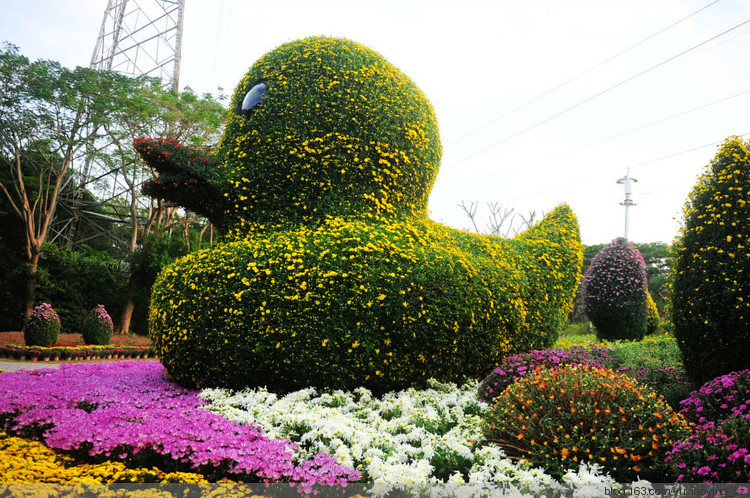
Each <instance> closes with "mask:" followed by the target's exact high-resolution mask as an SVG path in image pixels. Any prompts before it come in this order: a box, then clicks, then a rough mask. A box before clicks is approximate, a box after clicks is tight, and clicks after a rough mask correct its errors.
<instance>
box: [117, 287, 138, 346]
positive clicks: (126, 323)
mask: <svg viewBox="0 0 750 498" xmlns="http://www.w3.org/2000/svg"><path fill="white" fill-rule="evenodd" d="M134 293H135V277H133V275H131V276H130V280H129V282H128V292H127V295H126V296H125V304H124V305H123V306H122V314H121V315H120V324H119V325H118V326H117V333H118V334H130V320H131V319H132V318H133V310H134V309H135V297H134Z"/></svg>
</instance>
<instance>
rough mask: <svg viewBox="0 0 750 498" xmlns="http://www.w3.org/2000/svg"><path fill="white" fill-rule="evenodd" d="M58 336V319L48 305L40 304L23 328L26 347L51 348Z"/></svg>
mask: <svg viewBox="0 0 750 498" xmlns="http://www.w3.org/2000/svg"><path fill="white" fill-rule="evenodd" d="M59 335H60V317H59V316H58V315H57V312H56V311H55V310H54V309H52V305H50V304H49V303H42V304H40V305H39V306H37V307H36V308H34V311H32V312H31V315H30V316H29V318H28V319H27V320H26V323H25V324H24V326H23V340H24V342H26V345H27V346H52V345H54V344H56V343H57V337H58V336H59Z"/></svg>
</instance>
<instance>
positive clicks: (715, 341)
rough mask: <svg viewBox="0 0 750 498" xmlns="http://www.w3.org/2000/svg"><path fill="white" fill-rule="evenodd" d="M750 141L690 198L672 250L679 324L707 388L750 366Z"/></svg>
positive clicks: (711, 170) (717, 164)
mask: <svg viewBox="0 0 750 498" xmlns="http://www.w3.org/2000/svg"><path fill="white" fill-rule="evenodd" d="M748 246H750V142H745V141H742V140H741V139H740V138H739V137H731V138H729V139H727V141H726V142H725V143H724V144H723V145H722V147H721V149H720V150H719V153H718V154H717V155H716V157H715V158H714V160H713V161H712V162H711V164H709V165H708V167H707V168H706V171H705V173H704V174H703V175H702V176H701V178H700V179H699V180H698V183H697V184H696V186H695V188H694V189H693V191H692V193H691V194H690V196H689V197H688V200H687V203H686V205H685V210H684V223H683V229H682V232H681V235H680V237H679V239H678V240H677V241H676V242H675V244H674V245H673V248H672V254H673V256H672V257H673V261H674V264H673V266H672V289H673V294H672V322H673V323H674V335H675V337H676V338H677V344H679V346H680V350H681V351H682V360H683V363H684V365H685V372H687V374H688V375H689V376H690V377H691V378H692V380H693V381H694V382H695V383H696V384H698V385H700V384H703V383H705V382H707V381H709V380H711V379H713V378H715V377H719V376H720V375H725V374H728V373H730V372H734V371H738V370H745V369H747V368H749V367H750V359H748V358H750V257H749V256H750V250H749V249H748Z"/></svg>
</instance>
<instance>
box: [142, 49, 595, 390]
mask: <svg viewBox="0 0 750 498" xmlns="http://www.w3.org/2000/svg"><path fill="white" fill-rule="evenodd" d="M136 147H137V148H138V150H139V152H141V155H142V156H143V157H144V158H145V159H146V160H149V159H150V158H151V164H152V165H153V166H154V167H155V168H157V169H158V170H159V171H162V170H164V171H165V173H166V174H167V175H168V176H167V177H168V178H169V179H170V181H169V182H167V183H166V184H164V183H162V184H161V185H160V187H159V189H157V190H158V191H159V192H160V195H162V196H164V197H168V198H170V199H172V200H174V201H176V202H177V201H179V200H180V199H181V198H182V196H184V192H183V193H180V192H176V191H172V190H170V189H172V187H174V188H178V187H179V188H183V187H184V188H189V189H191V192H194V193H195V195H199V193H200V192H211V191H212V189H210V188H202V187H198V186H197V183H198V182H200V181H204V180H203V179H205V181H206V182H209V183H211V184H212V185H213V187H215V188H214V191H215V192H217V195H218V193H220V194H221V196H220V199H221V200H220V201H219V202H220V204H219V205H220V206H224V211H221V212H217V211H209V210H207V209H203V208H202V207H201V206H205V205H208V204H210V203H206V202H198V201H197V200H196V201H194V202H191V206H192V207H191V208H192V209H196V210H199V211H201V210H202V211H203V212H204V214H206V215H207V216H210V217H211V219H212V221H214V222H216V223H217V224H218V225H219V226H220V227H221V228H222V230H223V231H224V232H225V234H226V236H225V239H224V241H223V242H222V243H219V244H217V245H216V246H214V247H212V248H210V249H208V250H205V251H199V252H196V253H193V254H190V255H187V256H185V257H183V258H181V259H179V260H177V261H176V262H175V263H173V264H172V265H170V266H168V267H167V268H165V269H164V270H163V271H162V273H161V274H160V276H159V278H158V279H157V281H156V283H155V284H154V287H153V292H152V301H151V308H150V330H151V334H152V337H153V340H154V347H155V349H156V350H157V352H158V354H159V357H160V359H161V361H162V362H163V363H164V365H165V367H166V369H167V372H168V374H169V376H170V378H171V379H173V380H174V381H176V382H178V383H180V384H183V385H189V386H201V387H202V386H225V387H235V388H241V387H245V386H247V385H254V386H268V387H269V389H275V390H282V391H283V390H290V389H298V388H302V387H307V386H310V385H312V386H316V387H328V388H349V389H350V388H354V387H358V386H365V387H367V388H369V389H371V390H373V391H376V392H383V391H387V390H392V389H399V388H405V387H407V386H412V385H424V383H425V382H426V380H427V379H429V378H430V377H434V378H436V379H438V380H441V381H457V380H460V379H461V377H463V376H464V375H469V376H474V377H477V378H478V377H480V376H482V375H484V374H486V372H487V371H489V370H490V369H491V367H492V366H493V365H495V364H496V363H497V362H499V361H500V360H502V358H503V357H505V356H506V355H510V354H515V353H521V352H526V351H529V350H531V349H540V348H545V347H549V346H551V345H552V344H553V343H554V341H555V340H556V339H557V337H558V335H559V332H560V330H561V329H562V327H563V325H564V324H565V319H566V317H567V314H568V312H569V311H570V308H571V303H572V299H573V294H574V292H575V287H576V283H577V280H578V276H579V273H580V267H581V263H582V246H581V243H580V236H579V231H578V224H577V221H576V219H575V215H574V214H573V213H572V211H571V210H570V208H568V207H567V206H560V207H558V208H556V209H555V210H554V211H552V212H551V213H550V214H549V215H548V216H546V217H545V218H544V219H543V220H542V221H541V222H540V223H538V224H537V225H535V226H534V227H532V228H530V229H529V230H528V231H527V232H525V233H523V234H521V235H519V236H518V237H516V238H514V239H500V238H497V237H492V236H480V235H475V234H469V233H466V232H461V231H458V230H453V229H451V228H449V227H446V226H444V225H440V224H437V223H434V222H432V221H431V220H429V219H428V218H427V199H428V197H429V192H430V189H431V187H432V184H433V182H434V180H435V176H436V174H437V169H438V165H439V161H440V154H441V146H440V140H439V137H438V129H437V122H436V119H435V116H434V113H433V110H432V107H431V105H430V104H429V102H428V101H427V99H426V98H425V97H424V95H423V94H422V93H421V91H420V90H419V89H418V88H417V87H416V85H415V84H414V83H413V82H412V81H411V80H410V79H409V78H408V77H407V76H405V75H404V74H403V73H402V72H400V71H399V70H398V69H396V68H395V67H393V66H392V65H390V64H389V63H388V62H387V61H386V60H385V59H383V57H382V56H380V55H379V54H377V53H376V52H374V51H372V50H370V49H368V48H366V47H364V46H362V45H359V44H357V43H354V42H351V41H348V40H341V39H333V38H308V39H305V40H300V41H295V42H291V43H288V44H285V45H282V46H281V47H279V48H278V49H276V50H274V51H272V52H270V53H269V54H267V55H265V56H264V57H262V58H261V59H260V60H259V61H258V62H257V63H256V64H255V65H254V66H253V67H252V68H251V69H250V71H249V72H248V74H247V75H246V76H245V78H244V79H243V80H242V82H240V84H239V86H238V88H237V90H236V92H235V95H234V99H233V102H232V105H231V107H230V113H229V116H228V117H227V127H226V131H225V134H224V136H223V138H222V142H221V143H220V145H219V147H218V155H217V158H216V164H217V165H218V166H217V169H216V171H211V172H207V169H206V168H207V166H206V165H207V164H210V163H211V161H213V160H214V159H210V160H207V161H208V162H204V161H200V164H201V166H200V167H199V168H198V169H195V170H194V171H193V170H191V169H190V168H191V166H189V165H182V166H180V165H179V164H176V163H173V162H171V161H172V160H175V161H176V160H177V159H176V157H177V156H179V157H183V156H184V157H187V155H188V152H185V151H182V150H181V151H180V153H179V154H177V153H176V152H175V150H176V145H175V144H174V143H170V144H168V145H165V142H164V141H162V142H160V141H158V140H147V139H144V140H140V141H138V142H137V143H136ZM146 149H147V150H146ZM164 153H166V154H167V155H166V156H165V155H164ZM190 157H196V156H190ZM154 158H160V159H159V160H158V161H157V160H155V159H154ZM163 158H167V159H166V161H167V162H168V165H166V166H165V164H164V161H165V160H163ZM196 160H198V159H196ZM213 187H212V188H213ZM149 191H151V192H153V191H154V190H149ZM212 205H213V204H212Z"/></svg>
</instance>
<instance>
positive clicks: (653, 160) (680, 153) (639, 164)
mask: <svg viewBox="0 0 750 498" xmlns="http://www.w3.org/2000/svg"><path fill="white" fill-rule="evenodd" d="M747 135H750V132H748V133H743V134H742V135H739V136H740V137H745V136H747ZM723 143H724V141H723V140H722V141H719V142H712V143H710V144H705V145H699V146H698V147H693V148H692V149H687V150H683V151H680V152H675V153H674V154H669V155H667V156H661V157H657V158H656V159H650V160H648V161H643V162H641V163H637V164H633V165H631V166H630V167H631V168H637V167H639V166H645V165H647V164H651V163H656V162H659V161H663V160H664V159H670V158H672V157H675V156H681V155H682V154H687V153H688V152H693V151H696V150H699V149H703V148H706V147H711V146H712V145H720V144H723Z"/></svg>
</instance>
